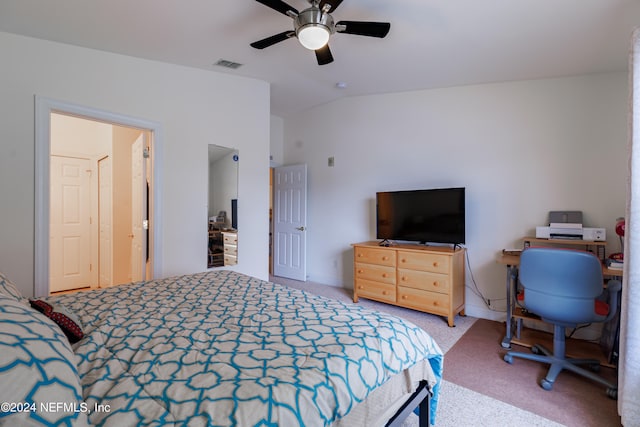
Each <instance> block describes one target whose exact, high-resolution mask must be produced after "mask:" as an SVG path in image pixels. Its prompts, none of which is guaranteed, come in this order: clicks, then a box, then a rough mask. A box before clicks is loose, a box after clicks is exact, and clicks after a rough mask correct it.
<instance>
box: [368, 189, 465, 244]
mask: <svg viewBox="0 0 640 427" xmlns="http://www.w3.org/2000/svg"><path fill="white" fill-rule="evenodd" d="M376 217H377V225H376V237H377V238H378V239H383V240H406V241H412V242H421V243H449V244H463V243H465V189H464V187H460V188H438V189H429V190H412V191H387V192H378V193H376Z"/></svg>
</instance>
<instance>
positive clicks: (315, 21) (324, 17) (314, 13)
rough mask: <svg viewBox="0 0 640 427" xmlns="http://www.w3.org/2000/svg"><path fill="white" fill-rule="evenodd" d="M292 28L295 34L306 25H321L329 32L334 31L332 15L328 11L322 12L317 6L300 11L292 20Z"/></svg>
mask: <svg viewBox="0 0 640 427" xmlns="http://www.w3.org/2000/svg"><path fill="white" fill-rule="evenodd" d="M293 25H294V29H295V30H296V35H299V34H300V31H301V30H302V29H303V28H306V27H309V26H311V27H317V26H323V27H325V28H326V29H327V31H328V32H329V34H333V33H334V32H335V24H334V22H333V17H332V16H331V15H329V14H328V13H322V10H320V9H319V8H317V7H310V8H308V9H305V10H303V11H302V12H300V13H299V14H298V15H297V16H296V17H295V18H294V20H293Z"/></svg>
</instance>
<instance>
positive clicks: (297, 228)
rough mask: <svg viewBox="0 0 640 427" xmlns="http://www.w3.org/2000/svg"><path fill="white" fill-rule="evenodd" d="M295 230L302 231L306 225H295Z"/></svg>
mask: <svg viewBox="0 0 640 427" xmlns="http://www.w3.org/2000/svg"><path fill="white" fill-rule="evenodd" d="M296 230H298V231H304V230H306V227H305V226H304V225H303V226H302V227H296Z"/></svg>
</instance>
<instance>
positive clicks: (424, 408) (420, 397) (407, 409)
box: [386, 381, 433, 427]
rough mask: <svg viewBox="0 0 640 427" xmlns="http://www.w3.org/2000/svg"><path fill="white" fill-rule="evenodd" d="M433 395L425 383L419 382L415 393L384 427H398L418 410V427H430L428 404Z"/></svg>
mask: <svg viewBox="0 0 640 427" xmlns="http://www.w3.org/2000/svg"><path fill="white" fill-rule="evenodd" d="M432 395H433V393H432V392H431V389H430V387H429V384H428V383H427V382H426V381H420V383H419V384H418V387H417V388H416V391H415V392H413V394H412V395H411V397H410V398H409V399H408V400H407V401H406V402H405V403H404V404H403V405H402V406H401V407H400V409H398V412H396V413H395V415H394V416H393V417H391V419H390V420H389V421H388V422H387V424H386V427H400V426H401V425H402V423H403V422H404V420H405V419H406V418H407V417H408V416H409V415H410V414H411V412H413V411H415V409H416V408H418V411H419V412H418V420H419V421H418V422H419V424H418V425H419V426H420V427H430V425H429V402H430V401H431V396H432Z"/></svg>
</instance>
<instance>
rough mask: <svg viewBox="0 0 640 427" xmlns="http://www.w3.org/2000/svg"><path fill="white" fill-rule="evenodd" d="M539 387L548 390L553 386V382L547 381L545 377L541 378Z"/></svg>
mask: <svg viewBox="0 0 640 427" xmlns="http://www.w3.org/2000/svg"><path fill="white" fill-rule="evenodd" d="M540 387H542V388H543V389H545V390H547V391H548V390H551V389H552V388H553V383H552V382H551V381H547V379H546V378H544V379H543V380H541V381H540Z"/></svg>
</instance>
